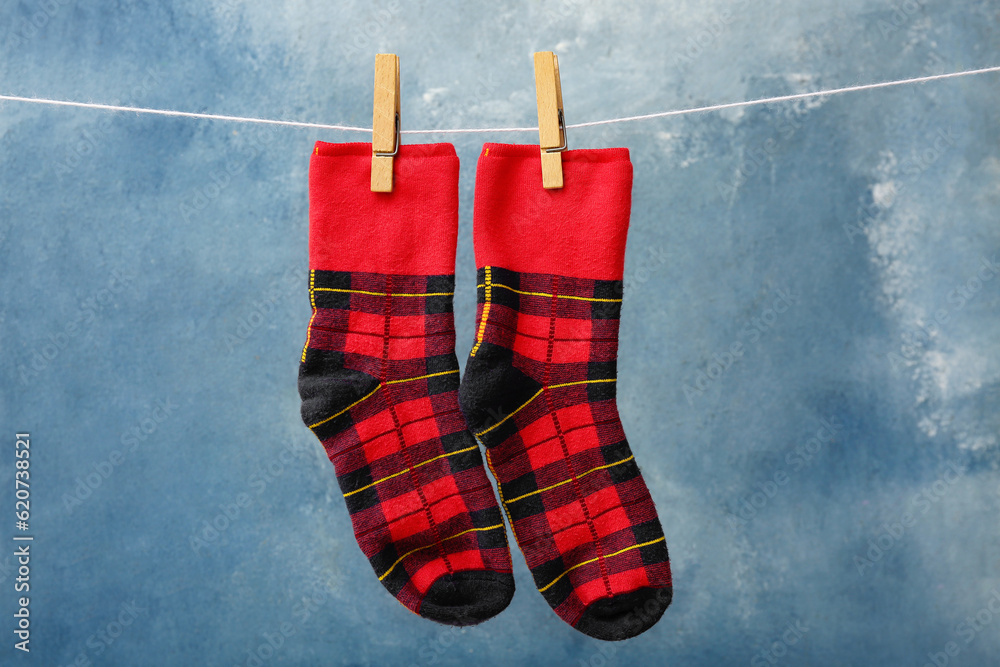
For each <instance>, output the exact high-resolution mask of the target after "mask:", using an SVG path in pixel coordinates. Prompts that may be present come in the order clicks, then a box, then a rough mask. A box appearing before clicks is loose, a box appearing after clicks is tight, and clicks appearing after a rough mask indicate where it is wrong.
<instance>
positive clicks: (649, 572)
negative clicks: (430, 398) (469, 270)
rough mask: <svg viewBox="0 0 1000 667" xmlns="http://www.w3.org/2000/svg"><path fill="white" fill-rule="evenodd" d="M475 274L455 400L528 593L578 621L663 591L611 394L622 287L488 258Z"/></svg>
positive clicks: (659, 551)
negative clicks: (490, 481) (490, 480)
mask: <svg viewBox="0 0 1000 667" xmlns="http://www.w3.org/2000/svg"><path fill="white" fill-rule="evenodd" d="M478 283H479V285H478V301H479V316H478V321H477V327H476V341H475V343H474V345H473V348H472V351H471V352H470V358H469V361H468V365H467V367H466V377H465V379H464V380H463V386H462V392H461V396H462V407H463V409H464V411H465V414H466V417H467V419H468V420H469V424H470V428H471V429H472V430H473V432H474V433H475V434H476V436H477V437H478V438H479V439H480V440H482V442H483V443H484V444H485V445H486V448H487V453H486V458H487V462H488V463H489V465H490V469H491V471H492V472H493V475H494V477H496V479H497V481H498V482H499V488H500V493H501V501H502V503H503V505H504V508H505V509H506V511H507V514H508V519H509V520H510V523H511V525H512V527H513V530H514V535H515V537H516V538H517V542H518V544H519V545H520V547H521V549H522V551H523V552H524V556H525V559H526V560H527V564H528V567H529V568H530V569H531V573H532V575H533V577H534V580H535V585H536V586H537V587H538V590H539V591H540V592H541V593H542V595H543V596H544V597H545V599H546V600H547V601H548V603H549V604H550V605H551V606H552V608H553V609H554V610H555V611H556V613H557V614H559V616H560V617H562V618H563V619H564V620H565V621H566V622H568V623H569V624H571V625H576V624H577V622H578V621H580V619H581V616H582V615H583V613H584V610H585V609H586V608H587V607H588V605H590V604H592V603H594V602H597V601H600V600H605V599H608V598H611V597H614V596H619V595H623V594H627V593H631V592H634V591H638V590H640V589H643V588H646V589H669V588H670V587H671V578H670V564H669V559H668V555H667V547H666V542H665V538H664V536H663V530H662V528H661V526H660V522H659V519H658V518H657V514H656V509H655V507H654V506H653V501H652V499H651V498H650V495H649V491H648V489H647V488H646V485H645V483H644V481H643V479H642V476H641V475H640V472H639V468H638V466H637V465H636V462H635V458H634V457H633V455H632V451H631V450H630V449H629V445H628V442H627V440H626V439H625V433H624V431H623V430H622V425H621V421H620V420H619V417H618V408H617V404H616V401H615V387H616V385H615V381H616V377H617V362H616V360H617V355H618V320H619V314H620V312H621V299H622V283H621V282H620V281H601V280H586V279H580V278H568V277H562V276H556V275H546V274H532V273H516V272H514V271H509V270H507V269H503V268H500V267H496V266H486V267H483V268H481V269H479V274H478ZM479 383H481V385H479ZM477 385H479V386H477ZM498 389H500V390H499V391H498ZM668 599H669V598H668ZM664 606H665V605H664Z"/></svg>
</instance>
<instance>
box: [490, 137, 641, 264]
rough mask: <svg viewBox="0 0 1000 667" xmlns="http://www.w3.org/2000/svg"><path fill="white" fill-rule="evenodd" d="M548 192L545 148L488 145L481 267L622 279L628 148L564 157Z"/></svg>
mask: <svg viewBox="0 0 1000 667" xmlns="http://www.w3.org/2000/svg"><path fill="white" fill-rule="evenodd" d="M562 162H563V187H562V188H561V189H558V190H545V189H543V188H542V165H541V157H540V155H539V150H538V146H537V145H535V146H530V145H513V144H486V145H485V146H483V152H482V154H481V155H480V156H479V165H478V167H477V171H476V203H475V232H474V234H475V243H476V265H477V266H479V267H483V266H501V267H504V268H506V269H511V270H512V271H519V272H526V273H551V274H557V275H561V276H572V277H576V278H590V279H594V280H621V279H622V275H623V273H624V266H625V237H626V235H627V233H628V221H629V212H630V209H631V205H632V163H631V162H630V161H629V154H628V149H627V148H601V149H586V150H572V151H564V152H563V154H562Z"/></svg>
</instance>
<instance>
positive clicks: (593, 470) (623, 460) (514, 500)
mask: <svg viewBox="0 0 1000 667" xmlns="http://www.w3.org/2000/svg"><path fill="white" fill-rule="evenodd" d="M634 458H635V455H632V456H630V457H628V458H627V459H622V460H621V461H615V462H614V463H609V464H607V465H603V466H597V467H596V468H591V469H590V470H588V471H587V472H585V473H583V474H580V475H577V476H576V479H583V478H584V477H586V476H587V475H589V474H590V473H592V472H597V471H598V470H605V469H607V468H613V467H614V466H617V465H621V464H622V463H628V462H629V461H631V460H632V459H634ZM573 479H574V478H573V477H570V478H569V479H564V480H563V481H561V482H556V483H555V484H552V485H551V486H546V487H545V488H544V489H538V490H537V491H531V492H530V493H525V494H524V495H521V496H518V497H517V498H511V499H510V500H508V501H506V502H508V503H516V502H517V501H518V500H521V499H523V498H527V497H528V496H533V495H536V494H538V493H542V492H543V491H549V490H550V489H554V488H556V487H557V486H562V485H563V484H569V483H570V482H572V481H573Z"/></svg>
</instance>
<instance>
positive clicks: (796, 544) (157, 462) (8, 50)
mask: <svg viewBox="0 0 1000 667" xmlns="http://www.w3.org/2000/svg"><path fill="white" fill-rule="evenodd" d="M0 26H2V28H0V34H2V35H3V39H2V41H0V45H2V46H0V92H2V93H6V94H21V95H35V96H45V97H55V98H63V99H72V100H84V101H96V102H114V101H121V102H122V103H125V104H133V105H141V106H154V107H160V108H175V109H180V110H191V111H208V112H214V113H222V114H236V115H252V116H266V117H280V118H288V119H296V120H310V121H315V122H327V123H347V124H353V125H362V126H363V125H366V124H370V121H371V94H372V93H371V85H372V68H373V62H374V58H373V54H374V53H376V52H379V51H389V52H395V53H398V54H399V55H400V58H401V67H402V86H403V98H404V99H403V122H404V126H405V127H407V128H428V127H456V126H462V127H470V126H471V127H475V126H479V127H481V126H497V125H499V126H524V125H531V124H533V123H534V122H535V115H534V114H535V102H534V85H533V75H532V65H531V53H532V52H533V51H536V50H546V49H554V50H556V51H557V52H558V53H559V54H560V65H561V69H562V77H563V93H564V99H565V103H566V113H567V117H568V120H569V122H580V121H586V120H597V119H603V118H611V117H617V116H623V115H629V114H640V113H649V112H655V111H661V110H666V109H672V108H679V107H685V106H694V105H699V104H708V103H715V102H724V101H732V100H741V99H748V98H754V97H761V96H768V95H780V94H786V93H793V92H802V91H808V90H814V89H821V88H829V87H837V86H841V85H848V84H851V83H855V82H869V81H880V80H889V79H895V78H904V77H911V76H919V75H921V74H924V73H939V72H947V71H954V70H960V69H966V68H974V67H982V66H987V65H996V64H998V63H1000V34H998V32H997V30H998V27H1000V10H998V9H997V4H996V3H995V2H991V1H988V0H960V1H958V2H954V1H951V0H926V1H920V0H905V1H904V2H902V3H899V4H896V5H894V4H890V3H889V2H879V1H876V0H815V1H812V2H807V1H806V0H798V1H794V0H783V1H781V2H777V3H754V2H749V1H748V0H737V1H735V2H728V3H727V2H719V1H716V0H712V1H710V2H698V3H694V2H687V1H684V0H672V1H670V2H664V3H658V4H657V3H652V2H635V3H628V4H627V5H626V4H625V3H621V4H620V5H619V6H614V5H613V4H612V3H610V2H596V1H588V0H562V1H561V2H545V3H542V2H539V1H537V0H535V1H531V2H516V3H510V4H509V5H508V6H506V7H505V8H503V9H498V8H497V7H496V3H491V2H485V1H478V2H473V3H469V2H457V1H449V2H437V3H429V2H419V3H410V2H400V1H398V0H388V1H386V0H381V1H380V2H375V3H368V2H361V1H356V2H342V3H337V4H336V5H334V4H332V3H328V2H323V1H321V0H299V1H297V2H288V3H267V2H242V1H237V0H229V1H223V0H217V1H213V2H196V1H193V0H192V1H188V0H169V1H164V2H151V1H140V0H120V1H118V2H110V1H105V0H101V1H96V0H95V1H93V2H90V1H88V2H83V1H82V0H8V1H6V2H4V3H3V5H2V7H0ZM316 139H324V140H328V141H348V140H364V137H363V136H358V135H347V134H343V133H333V132H315V131H308V130H297V129H266V128H261V127H250V126H244V125H234V124H231V123H226V122H214V121H193V120H186V119H165V118H159V117H150V116H142V117H137V116H135V115H133V114H124V113H119V114H108V113H104V112H97V111H87V110H79V109H66V108H46V107H39V106H33V105H25V104H17V103H0V279H2V285H3V298H2V301H0V346H2V350H3V352H2V357H0V372H2V376H0V377H2V382H3V389H2V401H0V428H2V434H0V442H2V443H3V445H2V450H0V452H2V453H0V499H2V506H0V517H3V518H2V519H0V538H2V542H0V618H2V619H3V621H2V622H0V662H2V663H3V664H11V665H17V664H37V665H42V664H44V665H68V664H80V665H85V664H91V663H92V664H107V665H201V664H205V665H248V664H249V665H254V664H258V663H259V664H261V665H269V664H288V665H297V664H301V665H395V664H402V665H408V664H411V663H412V664H418V665H431V664H437V665H462V664H469V663H470V662H476V663H477V664H489V665H493V664H497V665H500V664H569V665H593V666H597V665H604V664H609V665H610V664H621V665H626V664H670V665H688V664H691V665H694V664H704V665H728V664H751V665H763V664H814V665H834V664H842V665H862V664H871V665H875V664H885V665H889V664H891V665H902V664H912V665H922V664H924V663H926V662H928V661H930V660H932V659H933V660H937V661H938V663H939V664H940V663H941V661H947V662H948V664H952V665H986V664H991V662H990V661H991V659H990V658H989V657H988V656H990V655H994V656H996V655H997V654H998V652H1000V615H998V614H996V613H994V612H993V611H990V605H991V604H992V606H993V609H994V610H998V611H1000V602H992V603H991V599H993V597H992V596H996V600H1000V530H998V529H1000V525H998V518H997V517H998V510H1000V474H998V463H1000V440H998V437H1000V436H998V434H1000V318H998V311H1000V277H998V276H997V274H996V271H997V269H998V268H1000V267H997V265H996V264H991V262H992V263H995V262H1000V256H998V254H1000V224H998V223H1000V220H998V217H1000V216H998V212H1000V77H998V76H997V75H986V76H981V77H976V78H967V79H962V80H953V81H947V82H940V83H933V84H929V85H924V86H918V87H912V86H911V87H900V88H894V89H891V90H885V91H877V92H870V93H859V94H851V95H844V96H837V97H829V98H824V99H812V100H809V101H805V102H798V103H787V104H780V105H773V106H767V107H755V108H750V109H745V110H737V111H728V112H722V113H713V114H704V115H696V116H687V117H684V118H678V119H667V120H658V121H651V122H645V123H634V124H630V125H615V126H610V127H606V128H604V129H585V130H579V131H575V132H572V133H571V134H570V137H569V139H570V142H571V145H572V146H573V147H597V146H613V145H624V146H628V147H629V148H630V150H631V151H632V156H633V161H634V163H635V165H636V178H635V189H634V206H633V215H632V228H631V232H630V238H629V251H628V257H627V266H626V274H627V281H628V282H627V284H628V287H627V292H626V301H625V305H624V312H623V320H622V341H621V358H620V364H619V369H620V375H621V380H620V382H619V402H620V407H621V411H622V415H623V420H624V422H625V427H626V431H627V432H628V434H629V437H630V440H631V442H632V446H633V449H634V450H635V453H636V455H637V458H638V460H639V461H640V464H641V467H642V469H643V472H644V474H645V476H646V479H647V481H648V483H649V486H650V490H651V492H652V494H653V498H654V500H655V501H656V504H657V506H658V508H659V511H660V516H661V518H662V520H663V525H664V529H665V532H666V535H667V540H668V545H669V547H670V551H671V555H672V558H673V569H674V575H675V582H676V594H675V600H674V603H673V606H672V607H671V608H670V609H669V610H668V611H667V613H666V615H665V616H664V618H663V620H662V621H661V622H660V623H659V624H658V625H657V626H655V627H654V628H653V629H652V630H650V631H649V632H647V633H646V634H644V635H642V636H640V637H638V638H636V639H633V640H630V641H628V642H626V643H623V644H602V643H601V642H598V641H597V640H592V639H589V638H587V637H585V636H584V635H582V634H579V633H576V632H574V631H573V630H571V629H570V628H568V627H567V626H566V625H565V624H564V623H563V622H562V621H561V620H559V619H558V618H557V617H556V616H555V615H554V614H553V613H552V612H551V611H550V609H549V608H548V606H547V605H546V604H545V603H544V601H543V600H542V598H541V596H540V595H539V594H538V593H537V592H535V591H534V590H533V587H532V585H531V582H530V577H529V574H528V572H527V570H526V568H525V567H524V561H523V558H522V557H521V556H520V554H519V553H518V552H516V551H515V553H514V561H515V576H516V577H517V582H518V586H519V589H518V592H517V595H516V596H515V599H514V602H513V603H512V604H511V606H510V608H509V609H508V610H507V611H505V612H503V613H502V614H501V615H500V616H499V617H497V618H496V619H494V620H492V621H489V622H487V623H485V624H483V625H481V626H478V627H475V628H471V629H466V630H462V631H458V630H451V629H447V628H445V627H443V626H439V625H436V624H434V623H431V622H429V621H425V620H422V619H420V618H418V617H416V616H413V615H412V614H410V613H408V612H407V611H405V610H404V609H403V608H402V607H401V606H400V605H399V604H398V603H397V602H396V601H395V600H393V599H392V597H391V596H389V595H388V594H387V593H386V592H385V591H384V590H383V589H382V587H381V586H380V585H379V584H378V583H377V582H376V580H375V577H374V576H373V575H372V573H371V571H370V568H369V566H368V564H367V563H366V562H365V560H364V558H363V556H362V554H361V552H360V550H359V549H358V547H357V545H356V543H355V541H354V537H353V535H352V533H351V530H350V524H349V519H348V515H347V512H346V508H345V506H344V502H343V500H342V499H341V497H340V494H339V493H338V491H337V489H336V483H335V479H334V476H333V470H332V467H331V465H330V463H329V462H328V461H327V459H326V458H325V455H324V453H323V451H322V449H321V448H320V446H319V444H318V443H317V442H316V441H315V439H314V438H313V436H312V435H311V434H310V433H309V432H308V430H307V429H306V428H305V427H304V426H303V425H302V423H301V422H300V420H299V416H298V407H299V405H298V396H297V392H296V372H297V364H298V356H299V353H300V350H301V346H302V342H303V338H304V334H305V329H306V324H307V321H308V316H309V307H308V299H307V295H306V282H305V278H304V276H305V271H306V259H307V205H306V185H307V166H308V156H309V153H310V149H311V146H312V143H313V141H315V140H316ZM422 139H423V140H429V139H428V138H426V137H424V138H422ZM449 139H452V140H455V143H456V147H457V148H458V152H459V155H460V157H461V159H462V165H463V166H462V181H461V197H462V206H461V215H462V223H461V224H462V229H461V235H460V242H459V253H458V255H459V261H458V269H457V274H458V293H457V295H456V309H457V326H458V330H459V332H460V334H459V342H458V353H459V357H460V358H462V357H464V356H465V355H466V353H467V351H468V349H469V347H470V344H471V341H472V338H473V333H474V332H473V319H474V311H475V291H474V287H473V285H474V283H473V280H474V275H475V274H474V270H475V267H474V263H473V259H472V236H471V222H472V215H471V213H472V192H473V183H474V176H475V173H474V171H475V159H476V157H477V155H478V151H479V147H480V146H481V143H482V142H483V141H485V140H500V141H509V140H513V141H521V142H525V143H528V142H531V140H532V137H531V135H513V136H512V135H493V136H489V137H487V136H468V135H449V136H442V137H441V140H449ZM407 140H409V141H415V140H416V139H415V138H413V137H408V138H407ZM736 343H740V344H741V345H735V344H736ZM731 349H735V350H736V351H738V352H739V354H737V355H736V356H735V357H730V356H729V355H730V354H731V352H730V350H731ZM17 431H27V432H30V434H31V442H32V450H31V451H32V459H31V462H32V467H31V475H32V478H31V483H32V494H33V495H32V501H33V504H32V508H31V509H32V517H31V531H30V532H31V534H33V535H34V536H35V542H34V543H33V546H32V550H33V558H32V561H31V575H30V576H31V582H30V583H31V593H30V595H31V604H30V610H31V615H32V616H31V619H32V629H33V634H32V643H31V647H32V653H31V655H30V656H26V655H23V654H21V652H19V651H15V650H14V649H13V642H14V636H13V634H12V629H13V622H14V621H13V618H12V616H11V615H12V614H13V612H14V609H15V604H16V602H15V598H16V597H17V594H15V592H14V583H15V578H16V577H17V571H16V567H17V564H16V562H15V560H14V558H13V551H14V543H13V542H12V541H11V537H12V536H13V534H14V533H15V530H14V525H13V523H14V517H13V509H14V508H13V502H14V453H13V450H14V433H15V432H17ZM238 502H239V503H241V504H237V503H238ZM227 513H228V514H229V515H230V516H229V517H227V516H226V514H227ZM212 523H215V524H216V525H217V526H220V527H221V528H220V529H218V530H213V529H211V528H208V529H207V528H206V525H209V524H212ZM977 616H978V620H977ZM119 623H121V625H119ZM789 627H790V628H791V630H790V629H789ZM268 637H269V638H270V641H271V642H272V643H273V644H276V645H278V647H277V648H275V649H270V648H269V647H268V644H267V641H268V639H267V638H268ZM949 651H950V654H949ZM994 659H995V658H994ZM255 661H257V662H255ZM992 664H995V663H992Z"/></svg>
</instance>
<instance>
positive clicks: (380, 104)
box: [372, 53, 399, 192]
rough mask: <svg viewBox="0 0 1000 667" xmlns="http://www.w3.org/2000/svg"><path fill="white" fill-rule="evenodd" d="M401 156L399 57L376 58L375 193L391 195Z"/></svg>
mask: <svg viewBox="0 0 1000 667" xmlns="http://www.w3.org/2000/svg"><path fill="white" fill-rule="evenodd" d="M398 152H399V56H397V55H396V54H394V53H379V54H376V55H375V105H374V108H373V111H372V192H392V161H393V157H394V156H395V155H396V153H398Z"/></svg>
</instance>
